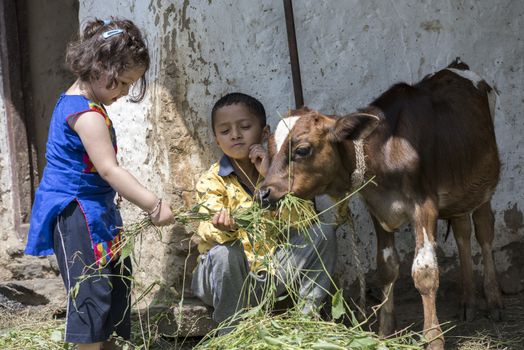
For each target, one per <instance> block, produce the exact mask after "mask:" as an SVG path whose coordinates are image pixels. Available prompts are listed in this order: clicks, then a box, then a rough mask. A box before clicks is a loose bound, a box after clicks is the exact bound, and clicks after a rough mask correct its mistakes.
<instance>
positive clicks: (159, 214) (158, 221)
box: [150, 200, 175, 226]
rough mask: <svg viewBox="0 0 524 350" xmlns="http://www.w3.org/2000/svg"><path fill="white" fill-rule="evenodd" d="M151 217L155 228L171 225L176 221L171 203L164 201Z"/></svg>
mask: <svg viewBox="0 0 524 350" xmlns="http://www.w3.org/2000/svg"><path fill="white" fill-rule="evenodd" d="M150 217H151V222H153V224H154V225H155V226H164V225H169V224H172V223H173V222H174V221H175V217H174V216H173V211H172V210H171V206H170V205H169V203H167V202H165V201H163V200H162V201H161V202H160V206H159V208H158V209H157V210H156V211H155V212H154V213H152V214H151V215H150Z"/></svg>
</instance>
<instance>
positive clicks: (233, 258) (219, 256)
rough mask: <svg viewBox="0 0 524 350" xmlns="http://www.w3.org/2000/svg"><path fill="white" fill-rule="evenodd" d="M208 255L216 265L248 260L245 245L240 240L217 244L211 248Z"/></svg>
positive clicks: (228, 264)
mask: <svg viewBox="0 0 524 350" xmlns="http://www.w3.org/2000/svg"><path fill="white" fill-rule="evenodd" d="M208 256H209V258H210V259H211V260H212V261H213V265H215V266H217V265H226V266H230V265H231V264H237V263H243V262H244V261H246V254H245V253H244V247H243V246H242V242H240V241H234V242H231V243H229V242H228V243H226V244H217V245H216V246H214V247H213V248H211V249H210V250H209V253H208Z"/></svg>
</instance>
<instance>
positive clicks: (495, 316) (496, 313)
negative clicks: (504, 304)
mask: <svg viewBox="0 0 524 350" xmlns="http://www.w3.org/2000/svg"><path fill="white" fill-rule="evenodd" d="M489 318H490V319H492V320H493V321H495V322H499V321H503V320H504V313H503V312H502V309H501V308H498V307H495V308H490V309H489Z"/></svg>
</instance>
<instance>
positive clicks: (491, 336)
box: [0, 278, 524, 350]
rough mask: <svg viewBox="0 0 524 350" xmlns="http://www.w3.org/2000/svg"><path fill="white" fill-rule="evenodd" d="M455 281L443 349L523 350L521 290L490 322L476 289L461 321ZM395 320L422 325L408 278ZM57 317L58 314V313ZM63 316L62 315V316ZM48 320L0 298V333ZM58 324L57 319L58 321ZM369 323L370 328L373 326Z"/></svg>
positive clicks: (446, 284)
mask: <svg viewBox="0 0 524 350" xmlns="http://www.w3.org/2000/svg"><path fill="white" fill-rule="evenodd" d="M459 293H460V288H459V283H458V281H449V280H443V281H441V286H440V288H439V293H438V301H437V309H438V316H439V321H440V322H441V323H443V327H442V328H443V329H444V330H446V329H447V330H448V331H447V333H446V335H445V337H446V349H447V350H484V349H508V350H519V349H524V291H522V292H520V293H518V294H512V295H503V299H504V305H505V310H504V320H503V321H501V322H493V321H491V320H490V319H489V317H488V313H487V310H486V309H485V305H484V301H483V299H482V293H481V291H480V290H479V292H478V293H477V294H478V299H479V300H478V303H479V310H478V314H477V317H476V318H475V320H474V321H473V322H469V323H466V322H461V321H460V320H459V318H458V302H459V296H460V294H459ZM395 294H396V301H395V304H396V312H397V323H398V326H399V327H400V328H404V327H408V326H411V327H412V328H411V329H413V330H414V331H420V330H421V328H422V304H421V301H420V296H419V294H418V292H417V290H416V289H415V288H414V286H413V282H412V281H411V280H410V279H409V278H403V279H401V280H399V281H398V283H397V287H396V289H395ZM374 302H376V300H374V299H373V293H371V294H370V295H369V296H368V304H369V305H371V304H372V303H374ZM58 316H60V315H58ZM62 316H63V315H62ZM45 319H52V310H48V309H46V308H45V307H31V306H25V307H21V306H19V305H15V304H9V302H6V300H3V302H2V300H0V334H1V333H2V332H5V331H6V326H7V328H9V326H10V325H11V326H14V325H15V324H19V323H21V322H31V320H45ZM59 323H60V321H59ZM375 326H376V324H375V325H373V326H372V327H375ZM198 340H199V339H187V340H186V341H185V342H183V343H182V342H181V340H178V341H175V340H173V339H165V338H164V339H157V341H156V342H155V343H154V344H152V346H151V347H150V349H182V350H188V349H191V348H192V347H193V345H194V344H196V343H197V342H198Z"/></svg>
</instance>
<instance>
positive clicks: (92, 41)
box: [66, 18, 149, 102]
mask: <svg viewBox="0 0 524 350" xmlns="http://www.w3.org/2000/svg"><path fill="white" fill-rule="evenodd" d="M113 29H122V30H123V32H122V33H119V34H116V35H112V36H109V37H107V38H104V36H103V35H102V34H103V33H105V32H107V31H109V30H113ZM66 64H67V66H68V68H69V70H70V71H71V72H72V73H73V74H75V75H76V76H77V77H78V78H79V79H80V80H82V81H85V82H90V81H92V80H96V79H98V78H100V77H101V75H102V73H105V74H107V77H108V81H107V88H108V89H110V88H112V87H114V86H116V84H118V81H117V77H118V75H119V74H121V73H122V72H124V71H126V70H128V69H134V68H136V67H141V68H144V69H145V70H146V71H147V70H148V69H149V52H148V50H147V46H146V44H145V42H144V39H143V38H142V34H141V33H140V30H139V29H138V28H137V26H136V25H135V24H134V23H133V22H131V21H130V20H127V19H118V18H111V19H110V20H106V21H103V20H100V19H94V20H91V21H88V22H87V23H86V25H85V27H84V30H83V32H82V35H81V36H80V38H79V39H78V40H76V41H73V42H71V43H69V45H68V47H67V52H66ZM146 87H147V81H146V77H145V74H144V75H143V76H142V77H141V78H140V85H139V89H138V93H136V94H132V95H131V96H130V97H131V100H132V101H133V102H139V101H141V100H142V99H143V98H144V95H145V93H146Z"/></svg>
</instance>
